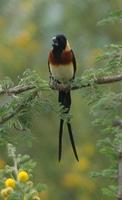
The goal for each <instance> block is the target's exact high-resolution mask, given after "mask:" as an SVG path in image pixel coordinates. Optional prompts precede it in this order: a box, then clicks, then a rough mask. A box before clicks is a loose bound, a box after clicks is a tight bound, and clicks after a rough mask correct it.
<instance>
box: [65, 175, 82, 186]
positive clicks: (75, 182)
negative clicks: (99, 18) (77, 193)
mask: <svg viewBox="0 0 122 200" xmlns="http://www.w3.org/2000/svg"><path fill="white" fill-rule="evenodd" d="M62 183H63V185H64V186H66V187H69V188H75V187H79V186H80V185H81V177H80V176H79V175H78V174H73V173H69V174H67V175H65V176H64V178H63V181H62Z"/></svg>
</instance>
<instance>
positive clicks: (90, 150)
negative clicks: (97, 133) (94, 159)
mask: <svg viewBox="0 0 122 200" xmlns="http://www.w3.org/2000/svg"><path fill="white" fill-rule="evenodd" d="M82 150H83V153H85V154H86V155H88V156H93V155H94V153H95V146H94V145H93V144H91V143H87V144H85V145H84V147H83V149H82Z"/></svg>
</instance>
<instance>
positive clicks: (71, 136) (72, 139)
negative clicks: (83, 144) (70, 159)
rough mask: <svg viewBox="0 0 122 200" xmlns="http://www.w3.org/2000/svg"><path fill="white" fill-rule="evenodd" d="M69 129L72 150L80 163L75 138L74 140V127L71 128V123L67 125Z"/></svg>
mask: <svg viewBox="0 0 122 200" xmlns="http://www.w3.org/2000/svg"><path fill="white" fill-rule="evenodd" d="M67 127H68V131H69V137H70V141H71V144H72V149H73V152H74V155H75V158H76V160H77V161H79V158H78V154H77V150H76V147H75V142H74V138H73V133H72V127H71V124H70V123H69V122H68V123H67Z"/></svg>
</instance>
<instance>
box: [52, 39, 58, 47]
mask: <svg viewBox="0 0 122 200" xmlns="http://www.w3.org/2000/svg"><path fill="white" fill-rule="evenodd" d="M52 46H53V47H58V41H57V39H56V37H53V38H52Z"/></svg>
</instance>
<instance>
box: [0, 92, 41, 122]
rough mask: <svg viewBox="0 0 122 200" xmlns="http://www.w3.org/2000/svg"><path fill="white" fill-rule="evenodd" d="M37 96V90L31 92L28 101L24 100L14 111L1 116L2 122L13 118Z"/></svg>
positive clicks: (0, 120)
mask: <svg viewBox="0 0 122 200" xmlns="http://www.w3.org/2000/svg"><path fill="white" fill-rule="evenodd" d="M36 96H37V91H34V92H33V93H32V94H31V96H29V97H28V99H26V102H22V103H21V104H20V105H18V106H17V107H16V108H15V109H14V110H13V111H12V112H10V113H7V114H6V115H4V116H2V117H0V124H4V123H5V122H7V121H8V120H10V119H11V118H13V117H14V116H15V115H17V114H18V113H19V112H20V111H21V110H23V109H24V108H25V107H26V106H27V104H28V102H30V101H31V100H32V99H34V98H35V97H36Z"/></svg>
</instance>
